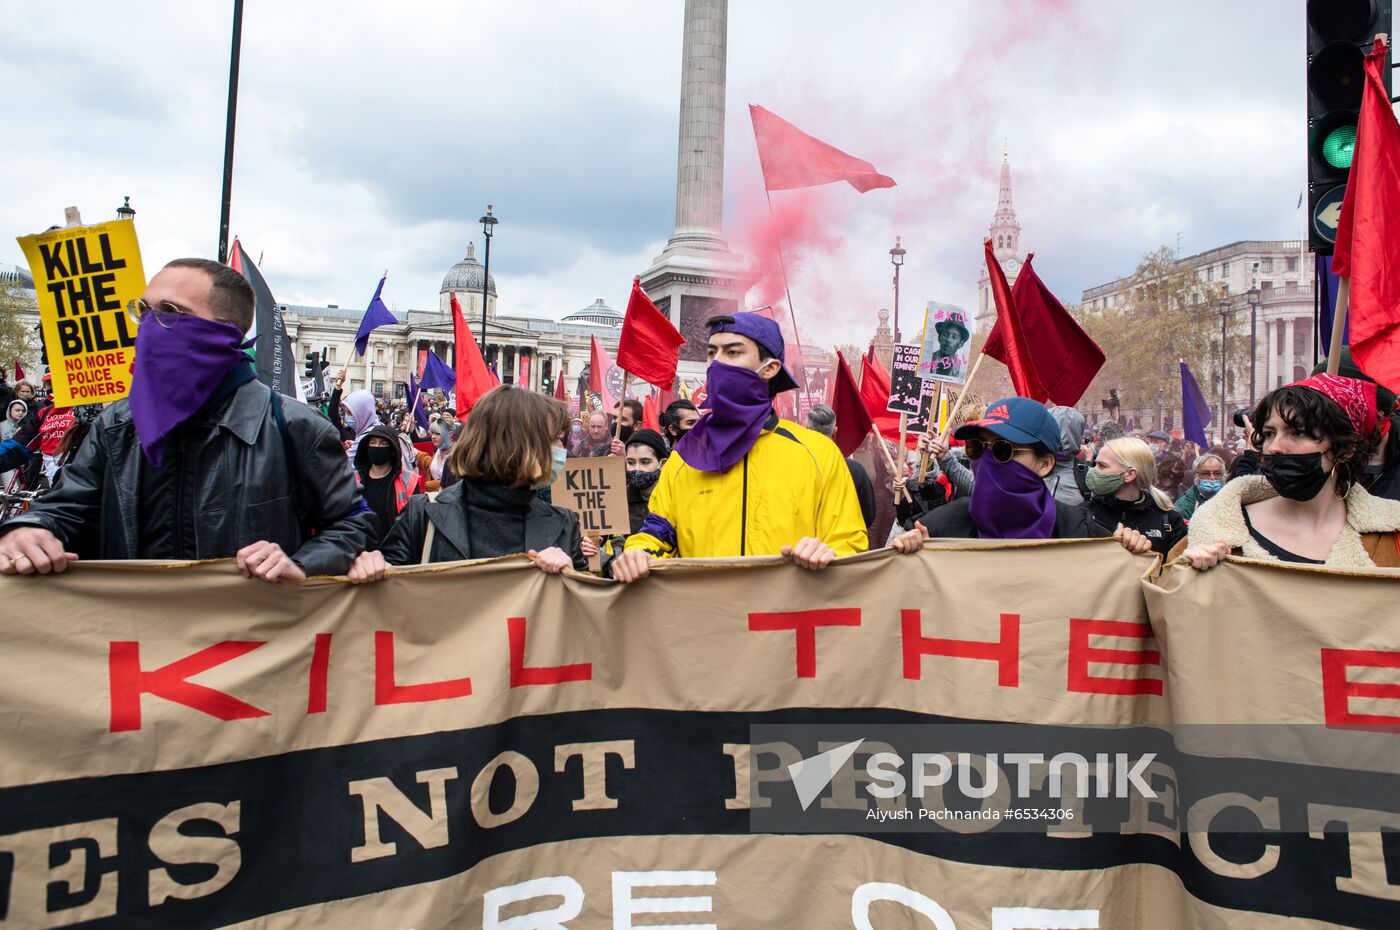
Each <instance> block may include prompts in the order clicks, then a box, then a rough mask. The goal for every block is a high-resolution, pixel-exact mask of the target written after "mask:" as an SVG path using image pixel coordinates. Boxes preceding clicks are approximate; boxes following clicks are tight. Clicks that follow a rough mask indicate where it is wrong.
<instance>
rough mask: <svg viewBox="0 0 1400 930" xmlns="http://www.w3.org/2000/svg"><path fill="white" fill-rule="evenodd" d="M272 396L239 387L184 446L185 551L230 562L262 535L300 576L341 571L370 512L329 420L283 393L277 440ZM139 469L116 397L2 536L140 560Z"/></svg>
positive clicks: (367, 543)
mask: <svg viewBox="0 0 1400 930" xmlns="http://www.w3.org/2000/svg"><path fill="white" fill-rule="evenodd" d="M271 399H272V392H271V391H270V390H269V389H268V387H267V385H265V384H262V383H260V382H258V381H249V382H248V383H246V384H244V385H241V386H240V387H239V388H238V389H237V390H236V391H235V392H234V394H233V396H232V398H230V400H229V402H228V406H227V407H226V408H225V409H224V412H223V414H222V416H220V418H219V422H218V424H217V425H216V426H215V428H214V430H213V432H212V433H210V434H209V438H208V439H207V440H205V441H204V442H203V444H202V445H201V446H200V447H199V448H198V449H191V451H190V455H191V456H192V459H193V462H194V467H193V468H192V469H191V475H192V476H193V480H194V481H196V482H197V485H196V487H195V489H194V492H193V500H194V513H195V514H196V515H197V516H196V518H195V521H194V522H195V529H196V533H197V538H196V539H195V540H194V547H193V548H194V551H192V552H189V553H187V554H182V556H181V557H188V558H197V559H218V558H228V557H231V556H233V555H234V554H235V553H236V552H237V551H238V550H239V549H242V548H243V547H244V546H247V545H249V544H250V543H254V542H257V541H258V540H269V541H271V542H275V543H277V544H278V545H280V546H281V547H282V549H283V551H285V552H287V553H288V554H290V555H291V557H292V560H293V561H295V562H296V563H297V564H299V565H300V566H301V567H302V569H303V570H305V572H306V574H308V575H339V574H344V572H345V571H346V570H347V569H348V568H349V567H350V563H351V562H352V561H353V560H354V558H355V556H357V555H359V554H360V553H361V552H363V551H365V549H367V548H371V547H372V546H373V544H374V542H375V539H376V534H375V531H374V514H372V513H371V512H370V511H369V508H368V507H366V506H365V503H364V499H363V498H362V497H361V496H360V489H359V487H358V486H357V485H356V484H355V476H354V475H353V474H352V473H351V471H350V463H349V462H348V461H347V460H346V458H345V450H344V449H342V448H341V446H340V442H339V441H338V440H337V439H336V436H335V431H334V430H333V429H332V428H331V425H330V423H328V422H327V421H326V419H325V418H324V417H322V416H321V415H319V414H317V413H315V412H314V411H312V410H311V409H310V408H309V407H307V406H306V405H305V404H300V403H297V402H296V401H294V400H291V399H287V398H283V399H282V412H283V419H284V421H285V422H286V426H287V429H286V433H285V436H284V434H283V432H282V431H281V430H280V429H278V426H277V423H276V420H275V419H274V415H273V411H272V404H271ZM284 439H285V444H284ZM289 450H290V452H291V454H292V461H290V462H289V461H288V459H287V453H288V451H289ZM144 468H145V456H143V455H142V453H141V446H140V443H139V442H138V441H137V439H136V426H135V424H134V423H133V422H132V419H131V408H130V406H129V405H128V403H127V401H126V400H125V399H123V400H119V401H117V402H116V403H114V404H112V405H111V406H109V407H108V408H107V409H106V410H104V411H103V412H102V415H101V416H100V417H98V418H97V420H96V421H95V422H94V423H93V424H92V430H91V432H90V433H89V434H88V437H87V439H86V441H84V442H83V444H82V446H81V447H80V449H79V450H78V454H77V456H76V457H75V458H74V459H73V461H72V462H70V463H69V464H68V465H66V466H65V467H64V469H63V480H62V481H61V482H59V485H58V486H57V487H56V488H54V489H53V490H52V491H50V492H49V493H48V494H46V495H44V496H43V497H42V498H40V499H39V500H37V501H35V502H34V503H33V504H32V505H31V506H30V508H29V510H28V512H27V513H25V514H23V515H21V516H18V517H15V518H14V519H13V520H9V521H7V522H6V523H5V524H4V525H3V526H0V532H6V531H8V530H10V529H13V528H14V527H17V526H39V527H43V528H44V529H46V530H48V531H49V532H51V533H53V534H54V535H55V536H57V537H58V538H59V539H61V540H62V541H63V543H64V545H65V546H66V547H68V548H69V550H70V551H74V552H77V553H78V555H80V556H83V557H85V558H97V559H136V558H140V557H141V552H140V537H141V524H142V501H141V477H142V473H143V471H144ZM313 529H314V530H315V534H314V535H312V533H311V530H313Z"/></svg>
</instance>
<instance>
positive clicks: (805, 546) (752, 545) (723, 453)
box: [612, 313, 867, 582]
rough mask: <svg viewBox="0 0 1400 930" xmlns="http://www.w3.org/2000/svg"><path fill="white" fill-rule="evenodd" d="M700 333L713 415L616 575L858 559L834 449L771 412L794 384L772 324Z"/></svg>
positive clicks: (728, 324)
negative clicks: (684, 565)
mask: <svg viewBox="0 0 1400 930" xmlns="http://www.w3.org/2000/svg"><path fill="white" fill-rule="evenodd" d="M706 325H708V326H709V327H710V341H709V353H708V354H709V358H710V368H709V372H708V374H707V378H706V389H707V391H708V397H709V400H708V403H709V405H710V410H709V412H708V413H706V414H705V415H704V416H703V417H701V418H700V420H699V421H698V422H697V423H696V424H695V426H694V427H693V428H691V430H690V431H689V432H688V433H686V435H685V436H684V437H683V438H682V439H680V440H679V441H678V442H677V443H676V447H675V450H674V451H673V453H672V454H671V456H670V458H668V459H667V460H666V464H665V465H664V466H663V467H662V469H661V477H660V478H659V479H658V480H657V483H656V489H655V490H654V491H653V492H652V495H651V501H650V513H649V514H648V515H647V518H646V521H645V522H644V523H643V524H642V527H641V531H640V532H638V533H634V534H633V535H632V536H629V537H628V539H627V545H626V549H625V551H624V552H623V553H622V554H621V555H619V556H618V557H617V559H615V560H614V561H613V563H612V574H613V577H614V578H616V579H617V580H618V581H623V582H630V581H636V580H637V579H639V578H644V577H646V576H647V574H649V573H650V570H651V561H652V559H654V558H662V559H664V558H679V557H685V558H714V557H721V556H736V555H784V556H787V557H789V558H791V559H792V560H793V561H794V562H795V563H797V564H798V565H800V566H802V567H803V568H809V569H814V570H816V569H823V568H825V567H826V566H828V565H830V564H831V562H832V560H833V559H835V558H836V557H837V556H843V555H852V554H854V553H857V552H863V551H865V548H866V545H867V540H866V533H865V522H864V519H863V518H862V517H861V512H860V502H859V501H858V500H857V498H856V491H855V485H854V484H853V483H852V482H851V473H850V470H849V469H848V468H847V467H846V462H845V460H844V459H843V458H842V457H841V452H840V450H838V449H837V448H836V445H835V443H833V442H832V441H831V440H830V439H828V438H827V437H825V436H823V435H821V434H820V433H817V432H814V431H813V430H809V429H807V428H805V427H802V426H798V425H797V424H796V423H793V422H791V421H789V420H783V419H780V418H779V417H778V415H777V414H776V413H774V411H773V397H774V396H775V395H777V394H778V393H780V392H782V391H787V390H791V389H792V388H795V387H796V386H797V383H796V382H795V381H794V380H793V378H792V375H791V374H789V373H788V370H787V368H786V367H784V365H783V336H782V332H781V330H779V329H778V324H776V323H774V322H773V321H772V320H770V319H768V318H767V317H762V316H759V315H758V314H756V313H736V314H734V315H732V316H717V317H713V318H711V319H710V320H709V321H708V323H707V324H706Z"/></svg>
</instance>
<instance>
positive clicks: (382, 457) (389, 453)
mask: <svg viewBox="0 0 1400 930" xmlns="http://www.w3.org/2000/svg"><path fill="white" fill-rule="evenodd" d="M365 456H366V458H368V459H369V463H370V464H371V465H388V464H389V463H390V462H392V461H393V460H394V450H393V449H390V448H389V447H388V446H370V447H369V451H368V452H366V453H365Z"/></svg>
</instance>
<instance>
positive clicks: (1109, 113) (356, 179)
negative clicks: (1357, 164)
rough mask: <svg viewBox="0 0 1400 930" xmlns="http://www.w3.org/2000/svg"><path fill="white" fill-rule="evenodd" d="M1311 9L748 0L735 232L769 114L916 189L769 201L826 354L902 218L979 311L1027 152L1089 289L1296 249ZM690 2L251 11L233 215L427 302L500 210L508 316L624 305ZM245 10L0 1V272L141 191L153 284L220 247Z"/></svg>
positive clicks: (667, 185) (1031, 237)
mask: <svg viewBox="0 0 1400 930" xmlns="http://www.w3.org/2000/svg"><path fill="white" fill-rule="evenodd" d="M1303 8H1304V4H1303V0H1286V2H1285V0H1230V2H1228V3H1219V2H1208V0H1174V2H1171V3H1161V2H1159V0H1122V2H1114V3H1109V2H1103V0H892V2H888V3H881V4H865V5H856V6H854V7H853V6H852V5H851V4H850V3H847V2H835V0H736V2H733V3H731V4H730V14H729V88H728V115H727V123H728V126H727V138H726V153H725V154H726V166H727V167H726V191H725V211H726V213H725V216H726V226H727V235H728V236H729V239H730V241H731V243H732V244H733V246H734V247H735V249H736V250H738V251H741V252H743V251H745V246H746V244H747V245H748V246H750V249H752V248H753V247H754V242H755V241H756V239H757V238H758V237H761V236H762V235H763V232H762V226H763V215H764V213H765V211H766V209H767V208H766V206H765V204H764V200H763V194H762V186H761V182H760V179H759V171H758V159H757V155H756V152H755V148H754V142H753V134H752V130H751V128H750V126H749V122H748V113H747V106H746V104H748V103H759V104H762V105H763V106H765V107H767V108H769V109H771V110H773V111H774V112H776V113H778V114H779V115H781V116H783V117H785V118H786V119H788V120H790V121H792V122H793V123H795V124H797V125H798V126H800V127H802V128H803V129H805V130H806V131H808V132H810V133H812V134H813V135H816V136H818V137H820V138H822V139H824V140H826V141H828V142H830V143H832V144H833V145H836V146H838V147H840V148H842V149H844V150H846V151H848V152H850V153H852V154H855V155H858V156H860V157H862V158H865V159H868V160H870V161H872V162H874V163H875V165H876V166H877V167H878V168H879V169H880V170H881V171H883V172H884V173H886V174H889V175H892V176H893V177H894V178H895V179H896V180H897V182H898V186H897V187H895V188H893V189H889V190H876V191H871V192H870V193H867V194H858V193H856V192H855V191H854V190H852V189H850V188H849V187H847V186H846V185H844V184H840V185H832V186H829V187H826V188H820V189H813V190H810V191H806V192H781V193H775V194H774V202H775V205H776V206H777V207H778V209H779V210H780V211H782V212H783V213H784V215H785V216H787V217H788V218H789V219H790V220H791V223H789V224H788V226H790V227H791V228H790V229H789V228H788V227H785V235H786V236H788V237H789V240H790V241H788V242H786V243H785V245H786V246H787V251H788V253H789V254H788V258H789V268H788V272H789V277H790V284H791V290H792V297H793V302H794V304H795V308H796V311H797V317H798V320H799V323H800V324H801V326H802V328H803V333H802V335H803V338H804V341H805V342H816V343H820V344H828V345H829V344H831V343H833V342H837V341H848V340H849V341H854V342H864V341H865V340H866V339H868V338H869V334H870V332H871V330H872V328H873V326H874V321H875V312H876V310H877V309H878V308H880V307H882V306H889V305H890V270H891V269H890V266H889V256H888V250H889V249H890V247H891V246H892V245H893V244H894V237H895V235H897V234H898V235H902V236H903V237H904V246H905V247H906V248H907V249H908V253H909V254H908V257H907V260H906V265H905V268H904V272H903V289H902V300H903V305H904V307H906V308H909V307H911V306H921V305H922V303H923V302H924V301H925V300H931V299H937V300H942V301H948V302H952V303H958V304H962V305H964V306H968V307H971V306H973V305H974V303H975V300H976V280H977V274H978V271H979V261H980V258H981V239H982V236H983V235H985V233H986V229H987V225H988V223H989V222H990V220H991V215H992V213H993V211H994V209H995V207H996V195H997V179H998V174H999V171H1000V166H1001V155H1002V147H1003V144H1004V143H1005V144H1007V145H1009V147H1010V153H1011V164H1012V169H1013V175H1014V177H1013V180H1014V185H1015V204H1016V209H1017V214H1018V216H1019V219H1020V222H1021V225H1022V227H1023V232H1022V238H1021V243H1022V248H1023V249H1030V250H1033V251H1035V253H1036V254H1037V260H1036V267H1037V269H1038V270H1039V271H1040V273H1041V275H1042V276H1043V277H1044V278H1045V279H1046V281H1047V282H1048V283H1049V284H1050V286H1051V288H1052V289H1054V290H1055V291H1056V293H1057V294H1059V295H1060V297H1061V298H1062V299H1064V300H1066V301H1070V300H1075V299H1077V298H1078V295H1079V293H1080V291H1081V290H1083V289H1084V288H1086V287H1090V286H1093V285H1096V284H1100V283H1103V282H1105V281H1107V280H1111V279H1113V278H1115V277H1117V276H1119V275H1122V274H1126V273H1128V272H1130V271H1131V270H1132V268H1133V266H1134V265H1135V263H1136V262H1137V260H1138V259H1139V258H1140V256H1141V255H1142V254H1143V253H1145V252H1147V251H1150V250H1152V249H1154V248H1157V247H1159V246H1161V245H1164V244H1167V245H1171V246H1172V247H1176V245H1177V242H1178V235H1180V246H1181V249H1182V252H1183V254H1189V253H1192V252H1197V251H1201V250H1204V249H1208V248H1211V247H1214V246H1217V245H1221V244H1224V243H1227V242H1231V241H1234V240H1237V239H1249V238H1265V239H1295V238H1298V237H1299V236H1300V235H1301V234H1302V231H1303V228H1304V217H1303V211H1299V210H1297V209H1296V204H1297V199H1298V194H1299V190H1300V188H1301V186H1302V184H1303V182H1304V179H1305V165H1304V83H1303ZM682 9H683V0H588V2H578V0H575V2H565V0H536V2H533V3H501V2H494V3H488V2H485V0H457V2H445V0H443V2H434V0H422V2H417V3H413V4H384V3H370V2H359V0H350V2H347V0H340V2H336V3H331V2H328V0H302V2H295V3H281V2H279V3H272V2H268V0H249V2H248V4H247V7H246V11H245V17H244V31H243V56H242V75H241V86H240V94H239V108H238V139H237V149H236V155H237V161H236V166H235V173H234V192H233V222H232V228H233V231H234V232H235V233H236V234H238V235H239V236H240V238H241V239H242V240H243V242H244V244H245V246H246V247H247V248H248V250H249V252H250V253H251V254H252V255H254V256H256V255H258V254H259V253H262V254H263V255H264V256H265V257H264V260H263V265H262V267H263V272H264V274H265V275H266V277H267V278H268V280H269V283H270V284H271V285H272V288H273V291H274V293H275V294H276V295H277V296H278V298H279V299H280V300H283V301H287V302H291V303H326V302H329V303H337V304H340V305H342V306H360V305H363V304H364V303H366V302H368V300H369V297H370V295H371V294H372V292H373V289H374V285H375V282H376V280H377V278H378V275H379V273H380V272H381V271H382V270H383V269H385V268H388V269H389V270H390V278H389V284H388V286H387V288H386V290H385V296H386V298H387V299H388V300H389V302H390V303H391V305H392V306H394V307H396V308H398V309H404V308H407V307H415V308H428V307H433V306H436V303H437V295H438V288H439V286H440V284H441V281H442V276H443V274H444V272H445V271H446V269H447V268H448V267H449V266H451V265H452V263H453V262H455V261H457V260H459V259H460V258H461V257H462V256H463V254H464V253H465V250H466V247H467V243H468V242H472V241H476V242H477V244H478V250H479V249H480V241H481V239H480V237H481V227H480V225H479V224H477V223H476V219H477V217H479V216H480V215H481V214H482V212H484V208H485V205H486V203H487V202H491V203H493V204H495V208H496V214H497V215H498V216H499V217H500V220H501V222H500V225H499V226H498V227H497V233H498V234H497V237H496V239H495V240H494V244H493V248H492V256H491V258H492V272H493V274H494V275H495V277H496V280H497V285H498V288H499V291H500V295H501V297H500V299H501V308H502V311H503V312H519V313H528V314H534V315H539V316H548V317H555V318H558V317H561V316H564V315H566V314H567V313H570V312H572V311H574V310H576V309H578V308H579V307H582V306H583V305H585V304H587V303H590V302H591V301H592V300H593V298H594V297H596V296H603V297H604V298H605V299H606V300H607V301H608V303H610V304H612V305H613V306H615V307H618V308H619V309H621V308H622V307H623V306H625V302H626V295H627V292H628V289H629V287H630V284H631V278H632V275H633V274H635V273H638V272H640V271H642V270H644V269H645V268H646V267H647V266H648V265H649V264H650V263H651V260H652V258H653V257H654V256H655V255H656V254H657V253H658V252H659V251H660V250H661V247H662V246H663V245H664V243H665V240H666V238H667V236H668V235H669V233H670V231H671V229H672V227H673V224H674V211H675V204H674V184H675V161H676V132H677V120H678V100H679V92H680V91H679V89H680V47H681V28H682ZM231 11H232V3H231V0H228V2H222V3H221V2H204V3H188V2H173V0H172V2H154V0H142V2H136V0H133V2H130V3H120V4H116V3H100V2H95V0H83V2H76V3H70V4H66V5H64V6H62V7H57V8H53V7H45V6H43V5H40V4H24V5H19V6H13V7H12V8H10V9H9V10H8V11H7V14H6V28H5V30H4V31H3V33H0V86H4V87H7V88H10V89H11V92H12V93H11V97H10V105H9V107H8V108H7V109H8V114H7V116H8V120H7V130H8V131H7V132H6V133H5V144H4V145H3V146H0V177H3V178H4V184H3V186H0V233H3V235H0V261H3V262H11V263H22V261H23V258H22V256H21V254H20V251H19V247H18V245H17V244H16V243H15V242H14V237H15V236H18V235H24V234H26V233H30V232H35V231H38V230H41V229H44V228H45V227H47V226H49V225H51V224H53V223H59V222H62V215H63V212H62V211H63V207H64V206H66V205H69V204H76V205H78V206H79V207H80V208H81V209H82V211H83V217H84V219H85V220H86V221H87V222H94V221H97V220H100V219H106V218H109V217H111V216H112V214H113V210H114V209H115V208H116V206H117V205H118V204H120V203H121V200H122V196H123V195H130V196H131V202H132V205H133V206H134V207H135V208H136V210H137V211H138V214H137V229H138V232H139V234H140V236H141V240H142V245H143V253H144V256H145V263H146V267H147V271H148V273H150V272H152V271H153V270H154V269H155V268H157V267H159V265H160V264H161V263H163V262H164V261H166V260H168V259H170V258H174V257H177V256H180V255H189V254H194V255H204V256H210V257H212V256H214V254H215V253H216V250H217V234H218V219H219V192H220V183H221V170H222V157H223V135H224V132H223V130H224V103H225V96H226V93H227V78H228V51H229V49H228V42H229V27H230V21H231ZM478 257H480V256H479V255H478ZM906 312H907V311H906ZM909 327H910V324H909V322H907V317H906V322H905V323H904V329H905V330H906V334H907V332H908V330H909Z"/></svg>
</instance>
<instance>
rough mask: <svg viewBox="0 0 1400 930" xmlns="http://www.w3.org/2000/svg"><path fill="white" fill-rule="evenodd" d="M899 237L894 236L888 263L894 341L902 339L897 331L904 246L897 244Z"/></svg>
mask: <svg viewBox="0 0 1400 930" xmlns="http://www.w3.org/2000/svg"><path fill="white" fill-rule="evenodd" d="M899 240H900V237H899V236H895V237H894V248H892V249H890V264H891V265H893V266H894V341H895V343H896V344H898V343H901V342H903V341H904V340H903V339H902V338H901V336H900V332H899V269H900V267H901V266H902V265H903V264H904V255H905V251H904V248H903V247H902V246H901V245H900V244H899Z"/></svg>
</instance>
